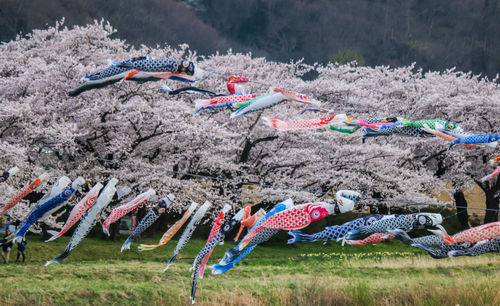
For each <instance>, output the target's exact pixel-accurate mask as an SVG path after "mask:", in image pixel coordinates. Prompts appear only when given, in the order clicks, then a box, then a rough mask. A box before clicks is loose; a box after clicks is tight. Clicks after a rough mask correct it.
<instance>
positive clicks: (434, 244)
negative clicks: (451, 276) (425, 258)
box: [389, 229, 472, 259]
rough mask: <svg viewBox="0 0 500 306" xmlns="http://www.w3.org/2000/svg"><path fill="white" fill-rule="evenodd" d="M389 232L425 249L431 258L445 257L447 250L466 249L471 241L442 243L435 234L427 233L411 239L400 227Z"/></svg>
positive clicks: (407, 242)
mask: <svg viewBox="0 0 500 306" xmlns="http://www.w3.org/2000/svg"><path fill="white" fill-rule="evenodd" d="M389 232H390V233H391V234H394V235H396V237H397V238H398V239H399V240H401V241H402V242H403V243H405V244H408V245H411V246H413V247H417V248H419V249H422V250H424V251H426V252H427V253H428V254H429V255H430V256H431V257H432V258H436V259H440V258H446V257H448V252H450V251H453V250H462V249H466V248H469V247H470V246H471V245H472V243H469V242H462V243H455V244H452V245H446V244H444V242H443V240H442V239H441V238H439V237H438V236H436V235H428V236H423V237H418V238H413V239H412V238H410V236H408V234H407V233H406V232H405V231H403V230H401V229H395V230H390V231H389ZM434 249H435V250H434Z"/></svg>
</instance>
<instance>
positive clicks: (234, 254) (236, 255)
mask: <svg viewBox="0 0 500 306" xmlns="http://www.w3.org/2000/svg"><path fill="white" fill-rule="evenodd" d="M292 206H293V201H292V199H288V200H285V201H283V202H281V203H279V204H278V205H276V206H274V207H273V208H272V209H271V210H270V211H269V212H268V213H267V214H266V215H265V216H264V218H262V219H261V220H260V221H259V222H257V224H255V225H254V227H253V228H251V229H250V231H249V232H248V234H247V235H249V234H250V233H251V232H252V231H253V230H254V229H255V228H257V227H259V226H260V225H261V224H262V223H263V222H264V221H265V220H266V219H268V218H269V217H271V216H273V215H274V214H276V213H279V212H282V211H284V210H286V209H289V208H291V207H292ZM279 231H280V230H279V229H264V230H263V231H261V232H260V233H259V234H258V235H255V237H253V238H252V240H251V241H250V243H248V245H247V246H246V247H245V248H243V249H242V250H240V244H241V243H240V244H238V245H237V246H235V247H234V248H232V249H230V250H228V251H226V253H225V254H224V257H223V258H222V259H221V260H220V262H219V264H216V265H214V266H213V267H212V274H223V273H225V272H227V271H229V270H230V269H231V268H232V267H233V266H234V265H235V264H236V263H237V262H238V261H240V260H242V259H243V258H245V256H247V255H248V254H249V253H250V252H251V251H252V250H253V249H255V247H256V246H257V245H258V244H260V243H263V242H265V241H267V240H269V239H270V238H271V237H272V236H274V235H275V234H276V233H278V232H279ZM245 237H246V236H245Z"/></svg>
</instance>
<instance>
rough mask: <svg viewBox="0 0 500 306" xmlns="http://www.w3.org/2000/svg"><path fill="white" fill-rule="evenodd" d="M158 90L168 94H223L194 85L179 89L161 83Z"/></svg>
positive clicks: (213, 95)
mask: <svg viewBox="0 0 500 306" xmlns="http://www.w3.org/2000/svg"><path fill="white" fill-rule="evenodd" d="M160 92H161V93H165V94H169V95H171V96H173V95H178V94H180V93H189V94H200V95H204V96H209V97H217V96H223V95H222V94H217V93H215V92H212V91H209V90H204V89H201V88H198V87H194V86H186V87H182V88H179V89H172V88H170V87H168V86H167V85H165V84H163V85H162V86H161V87H160Z"/></svg>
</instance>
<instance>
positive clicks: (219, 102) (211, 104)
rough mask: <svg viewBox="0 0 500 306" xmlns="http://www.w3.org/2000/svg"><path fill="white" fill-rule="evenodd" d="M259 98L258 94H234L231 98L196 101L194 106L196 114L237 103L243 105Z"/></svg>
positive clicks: (220, 97)
mask: <svg viewBox="0 0 500 306" xmlns="http://www.w3.org/2000/svg"><path fill="white" fill-rule="evenodd" d="M256 97H258V95H257V94H234V95H230V96H218V97H213V98H211V99H196V100H194V105H195V108H196V111H195V112H194V113H195V114H197V113H199V112H200V111H202V110H205V109H214V108H222V107H230V106H232V105H233V104H236V103H242V102H246V101H249V100H252V99H254V98H256Z"/></svg>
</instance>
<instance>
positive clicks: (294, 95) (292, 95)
mask: <svg viewBox="0 0 500 306" xmlns="http://www.w3.org/2000/svg"><path fill="white" fill-rule="evenodd" d="M270 91H271V92H274V93H276V92H277V93H281V94H283V95H284V96H285V97H286V98H287V99H289V100H292V101H296V102H300V103H304V104H308V105H312V106H317V107H319V106H321V102H319V101H318V100H316V99H313V98H311V97H308V96H306V95H304V94H301V93H298V92H295V91H291V90H287V89H283V88H279V87H271V90H270Z"/></svg>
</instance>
